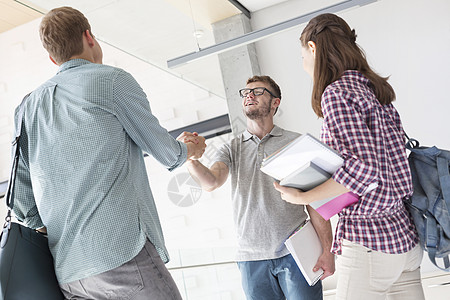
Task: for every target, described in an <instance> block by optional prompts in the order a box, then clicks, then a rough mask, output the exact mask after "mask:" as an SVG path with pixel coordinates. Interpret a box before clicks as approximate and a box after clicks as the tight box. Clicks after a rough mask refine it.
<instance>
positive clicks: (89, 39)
mask: <svg viewBox="0 0 450 300" xmlns="http://www.w3.org/2000/svg"><path fill="white" fill-rule="evenodd" d="M83 35H84V36H85V37H86V41H87V43H88V45H89V47H91V48H92V47H94V46H95V42H94V37H93V35H92V34H91V33H90V32H89V30H87V29H86V30H85V31H84V32H83Z"/></svg>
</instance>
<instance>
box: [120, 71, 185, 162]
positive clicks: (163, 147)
mask: <svg viewBox="0 0 450 300" xmlns="http://www.w3.org/2000/svg"><path fill="white" fill-rule="evenodd" d="M113 93H114V94H113V96H114V106H115V114H116V116H117V118H118V119H119V121H120V122H121V124H122V125H123V127H124V129H125V131H126V132H127V134H128V135H129V136H130V137H131V139H132V140H133V141H134V142H135V143H136V144H137V145H138V146H139V147H140V148H141V149H142V150H143V151H145V152H147V153H148V154H150V155H152V156H153V157H154V158H155V159H156V160H158V161H159V162H160V163H161V164H162V165H164V166H166V167H167V168H168V169H169V170H173V169H175V168H177V167H179V166H181V165H182V164H183V163H184V162H185V161H186V159H187V147H186V145H185V144H184V143H182V142H180V141H177V140H176V139H175V138H173V137H172V136H171V135H170V134H169V133H168V132H167V130H166V129H165V128H163V127H162V126H161V125H160V124H159V121H158V119H157V118H156V117H155V116H154V115H153V114H152V112H151V109H150V104H149V102H148V100H147V96H146V94H145V93H144V91H143V90H142V88H141V87H140V85H139V84H138V83H137V82H136V80H135V79H134V78H133V76H131V75H130V74H128V73H127V72H125V71H123V70H122V71H121V72H119V73H118V75H117V77H116V78H115V82H114V92H113Z"/></svg>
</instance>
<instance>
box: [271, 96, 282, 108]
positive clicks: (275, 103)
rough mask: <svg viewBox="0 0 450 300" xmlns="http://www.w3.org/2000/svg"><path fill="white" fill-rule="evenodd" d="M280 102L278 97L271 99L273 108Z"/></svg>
mask: <svg viewBox="0 0 450 300" xmlns="http://www.w3.org/2000/svg"><path fill="white" fill-rule="evenodd" d="M280 104H281V99H280V98H275V99H274V101H272V107H273V108H275V109H276V108H277V107H278V106H280Z"/></svg>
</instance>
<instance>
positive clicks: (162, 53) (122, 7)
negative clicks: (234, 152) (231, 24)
mask: <svg viewBox="0 0 450 300" xmlns="http://www.w3.org/2000/svg"><path fill="white" fill-rule="evenodd" d="M284 1H285V0H240V1H239V2H240V3H241V4H242V5H243V6H244V7H246V8H247V9H248V10H249V11H250V12H254V11H257V10H260V9H264V8H267V7H269V6H272V5H276V4H279V3H281V2H284ZM232 2H233V1H228V0H151V1H148V0H96V1H92V0H0V33H1V32H4V31H6V30H9V29H12V28H14V27H16V26H19V25H21V24H24V23H27V22H30V21H31V20H34V19H36V18H39V17H41V16H42V15H43V14H44V13H45V12H47V11H49V10H51V9H52V8H54V7H60V6H71V7H74V8H77V9H79V10H80V11H81V12H83V13H84V14H85V15H86V17H87V18H88V19H89V22H90V24H91V27H92V30H93V33H94V34H95V35H96V37H97V38H98V39H99V40H100V41H101V42H103V45H107V46H108V47H111V48H114V49H116V50H119V51H121V52H122V53H125V54H127V55H128V56H130V57H133V59H135V60H136V59H137V60H139V61H140V62H141V63H143V64H145V66H146V68H154V69H156V70H159V71H160V72H161V71H163V72H165V73H166V74H169V75H171V76H172V78H174V79H177V80H180V79H181V80H183V81H184V82H185V83H187V84H189V85H190V86H191V87H192V88H191V90H195V89H198V90H199V91H200V92H196V91H193V92H190V93H184V94H182V93H177V92H174V90H173V87H174V86H175V85H174V84H172V83H167V84H165V86H164V88H163V87H155V88H152V96H153V98H156V99H164V100H165V102H170V103H172V102H173V103H174V106H175V105H176V103H179V101H180V100H183V97H191V98H192V97H198V95H202V96H201V97H203V98H205V96H204V93H205V92H206V93H207V94H209V95H212V96H213V97H216V98H220V99H222V100H223V99H225V91H224V87H223V82H222V77H221V72H220V66H219V60H218V57H217V55H212V56H209V57H205V58H202V59H200V60H197V61H195V62H192V63H189V64H186V65H183V66H180V67H176V68H174V69H168V68H167V60H169V59H173V58H175V57H179V56H182V55H185V54H187V53H192V52H196V51H198V50H200V49H203V48H205V47H208V46H211V45H214V44H215V41H214V35H213V32H212V26H211V24H213V23H215V22H218V21H221V20H223V19H226V18H228V17H231V16H233V15H236V14H239V13H241V11H240V10H239V9H238V8H237V7H236V6H235V5H233V3H232ZM105 56H106V55H105ZM104 62H105V63H111V61H108V57H105V59H104ZM111 64H113V63H111ZM125 69H127V68H126V67H125ZM133 75H134V73H133ZM169 77H170V76H169ZM183 89H185V87H184V88H183ZM158 93H160V94H158ZM224 108H225V110H226V105H225V106H224ZM224 113H226V111H225V112H224ZM201 120H202V117H200V118H199V121H201ZM193 121H195V118H194V119H193Z"/></svg>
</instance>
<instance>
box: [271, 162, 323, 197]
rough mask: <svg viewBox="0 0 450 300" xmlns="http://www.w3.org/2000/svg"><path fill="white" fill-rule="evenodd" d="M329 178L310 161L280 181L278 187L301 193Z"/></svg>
mask: <svg viewBox="0 0 450 300" xmlns="http://www.w3.org/2000/svg"><path fill="white" fill-rule="evenodd" d="M330 177H331V174H330V173H328V172H325V171H324V170H322V169H321V168H319V167H318V166H316V164H315V163H313V162H312V161H310V162H307V163H306V164H305V165H303V166H301V167H300V168H298V169H297V170H295V171H294V172H293V173H291V174H290V175H288V176H287V177H285V178H283V179H282V180H280V185H283V186H288V187H294V188H297V189H301V190H303V191H309V190H310V189H312V188H314V187H316V186H318V185H319V184H321V183H324V182H325V181H327V180H328V179H329V178H330Z"/></svg>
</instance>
